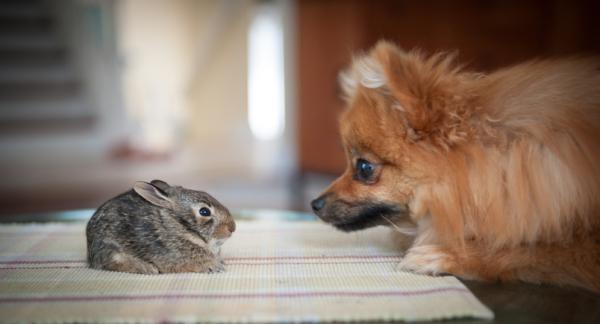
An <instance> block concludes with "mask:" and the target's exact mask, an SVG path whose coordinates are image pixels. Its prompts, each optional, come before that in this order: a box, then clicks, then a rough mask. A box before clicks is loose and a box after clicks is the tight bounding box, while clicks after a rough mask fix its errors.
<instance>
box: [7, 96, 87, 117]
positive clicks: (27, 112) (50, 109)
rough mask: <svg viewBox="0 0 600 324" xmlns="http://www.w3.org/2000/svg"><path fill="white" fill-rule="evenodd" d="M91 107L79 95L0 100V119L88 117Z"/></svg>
mask: <svg viewBox="0 0 600 324" xmlns="http://www.w3.org/2000/svg"><path fill="white" fill-rule="evenodd" d="M91 115H93V109H92V108H91V107H90V105H89V104H88V103H86V102H85V101H84V100H82V99H81V97H72V98H69V99H54V100H27V101H23V100H3V101H0V120H1V121H4V122H9V121H27V120H45V119H69V118H80V117H89V116H91Z"/></svg>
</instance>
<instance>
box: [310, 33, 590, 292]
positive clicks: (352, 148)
mask: <svg viewBox="0 0 600 324" xmlns="http://www.w3.org/2000/svg"><path fill="white" fill-rule="evenodd" d="M341 82H342V86H343V88H344V91H345V94H346V97H347V104H348V109H347V110H346V111H345V112H344V114H343V115H342V116H341V121H340V129H341V135H342V138H343V142H344V146H345V149H346V153H347V159H348V167H347V170H346V171H345V173H344V174H343V175H342V176H341V177H340V178H339V179H337V180H336V181H335V182H334V183H333V184H332V185H331V186H330V187H329V189H328V190H326V192H325V193H324V194H323V195H322V196H320V197H319V198H317V199H315V200H314V201H313V202H312V207H313V209H314V211H315V213H316V214H317V215H318V216H319V217H320V218H321V219H323V220H324V221H326V222H329V223H331V224H333V225H334V226H335V227H337V228H339V229H341V230H344V231H353V230H358V229H363V228H367V227H371V226H376V225H391V226H393V227H394V228H396V229H397V230H398V231H400V232H405V233H407V232H408V233H410V232H413V233H412V234H414V235H415V237H414V240H413V242H412V246H411V247H410V248H409V249H408V251H407V252H406V255H405V257H404V259H403V261H402V262H401V264H400V266H401V268H402V269H406V270H410V271H414V272H418V273H427V274H439V273H450V274H454V275H457V276H460V277H464V278H473V279H487V280H498V279H500V280H523V281H529V282H548V283H555V284H566V285H575V286H580V287H584V288H587V289H591V290H593V291H596V292H599V291H600V61H599V60H596V59H590V58H572V59H566V60H555V61H534V62H529V63H525V64H521V65H517V66H514V67H510V68H507V69H502V70H499V71H497V72H495V73H492V74H489V75H484V74H480V73H471V72H466V71H463V70H462V69H461V68H460V67H459V66H457V65H456V64H455V63H454V61H453V56H452V55H445V54H436V55H433V56H430V57H425V56H424V55H422V54H420V53H419V52H415V51H411V52H405V51H403V50H401V49H399V48H397V47H396V46H394V45H392V44H390V43H387V42H380V43H378V44H377V45H376V46H375V48H373V49H372V50H371V51H370V52H369V53H368V55H365V56H362V57H358V58H356V59H355V60H354V63H353V64H352V66H351V68H350V69H349V70H348V71H346V72H345V73H343V74H342V75H341Z"/></svg>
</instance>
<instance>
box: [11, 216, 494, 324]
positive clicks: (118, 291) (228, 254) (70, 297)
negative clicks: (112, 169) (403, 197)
mask: <svg viewBox="0 0 600 324" xmlns="http://www.w3.org/2000/svg"><path fill="white" fill-rule="evenodd" d="M223 255H224V257H225V260H226V262H227V271H226V272H225V273H220V274H195V273H187V274H164V275H136V274H127V273H116V272H107V271H98V270H91V269H87V268H86V264H85V236H84V224H47V225H35V224H34V225H2V226H0V321H4V322H13V321H26V322H33V321H35V322H39V321H43V322H92V321H93V322H134V321H135V322H164V321H176V322H192V321H201V322H282V321H356V320H374V321H376V320H410V321H418V320H432V319H445V318H456V317H474V318H485V319H490V318H492V317H493V314H492V313H491V311H490V310H489V309H488V308H486V307H485V306H484V305H482V304H481V303H480V302H479V301H478V300H477V299H476V298H475V296H474V295H473V294H472V293H471V292H470V291H469V290H467V288H466V287H465V286H464V285H463V284H462V283H461V282H459V281H458V280H457V279H456V278H454V277H427V276H418V275H414V274H410V273H403V272H399V271H395V270H394V265H395V264H397V263H398V261H399V260H400V257H399V256H398V254H397V252H396V251H395V250H394V248H393V246H391V245H390V240H389V233H388V232H387V230H386V229H384V228H376V229H371V230H368V231H363V232H358V233H352V234H345V233H340V232H338V231H336V230H334V229H332V228H331V227H329V226H327V225H324V224H322V223H317V222H283V221H278V222H277V221H260V222H258V221H257V222H249V221H246V222H244V221H239V222H238V230H237V231H236V232H235V234H234V235H233V237H232V238H231V239H230V240H229V241H228V242H226V243H225V245H224V246H223Z"/></svg>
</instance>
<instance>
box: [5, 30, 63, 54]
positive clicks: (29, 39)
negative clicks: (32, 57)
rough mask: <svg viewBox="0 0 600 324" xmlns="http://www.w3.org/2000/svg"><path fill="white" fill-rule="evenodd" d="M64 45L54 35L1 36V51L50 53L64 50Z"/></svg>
mask: <svg viewBox="0 0 600 324" xmlns="http://www.w3.org/2000/svg"><path fill="white" fill-rule="evenodd" d="M63 47H64V45H63V44H61V42H60V41H59V40H58V39H56V37H54V36H53V35H52V34H49V33H44V34H34V35H2V36H0V51H6V50H30V51H48V50H56V49H60V48H63Z"/></svg>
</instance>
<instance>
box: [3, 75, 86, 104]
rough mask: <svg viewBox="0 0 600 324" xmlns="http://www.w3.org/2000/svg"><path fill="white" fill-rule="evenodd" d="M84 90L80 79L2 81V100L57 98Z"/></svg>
mask: <svg viewBox="0 0 600 324" xmlns="http://www.w3.org/2000/svg"><path fill="white" fill-rule="evenodd" d="M81 90H82V84H81V82H80V81H79V80H68V81H64V82H51V83H48V82H41V81H30V82H24V83H14V82H11V83H4V84H2V83H0V100H3V99H6V100H9V99H10V100H24V99H48V100H50V99H57V98H68V97H73V96H75V95H78V94H79V93H80V92H81Z"/></svg>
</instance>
